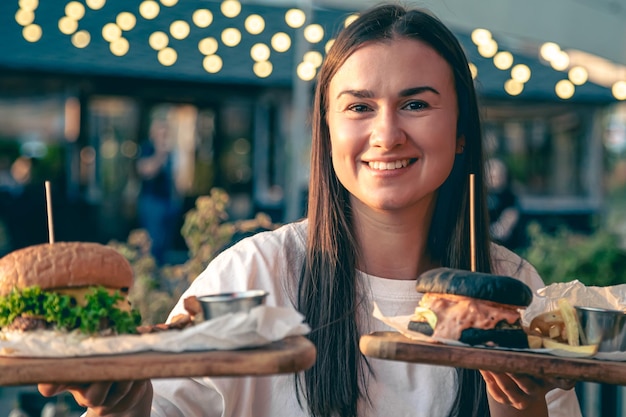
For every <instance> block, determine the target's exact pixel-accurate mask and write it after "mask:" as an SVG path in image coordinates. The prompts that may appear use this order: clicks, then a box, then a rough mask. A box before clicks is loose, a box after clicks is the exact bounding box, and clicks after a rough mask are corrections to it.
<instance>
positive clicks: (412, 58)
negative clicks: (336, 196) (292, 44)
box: [327, 38, 464, 211]
mask: <svg viewBox="0 0 626 417" xmlns="http://www.w3.org/2000/svg"><path fill="white" fill-rule="evenodd" d="M328 93H329V94H328V97H329V99H328V103H329V105H328V112H327V122H328V126H329V130H330V138H331V146H332V160H333V167H334V169H335V172H336V174H337V177H338V178H339V181H340V182H341V183H342V184H343V186H344V187H346V189H347V190H348V191H349V192H350V193H351V195H352V199H353V202H354V199H357V200H359V201H360V202H361V204H362V205H365V206H367V207H370V208H372V209H374V210H391V211H394V210H401V209H406V208H411V207H415V206H420V205H423V204H429V203H430V202H432V201H433V199H434V196H435V191H436V190H437V188H439V186H440V185H441V184H442V183H443V182H444V181H445V179H446V178H447V177H448V175H449V174H450V171H451V169H452V164H453V163H454V156H455V152H461V145H462V144H464V143H463V142H464V139H463V138H459V139H458V140H457V132H456V126H457V116H458V110H457V96H456V91H455V87H454V77H453V74H452V70H451V68H450V66H449V65H448V63H447V62H446V61H445V60H444V59H443V58H442V57H441V56H440V55H439V54H438V53H437V52H436V51H435V50H434V49H432V48H431V47H430V46H428V45H427V44H425V43H422V42H419V41H416V40H410V39H405V38H401V39H396V40H393V41H390V42H385V43H382V42H375V43H368V44H365V45H363V46H362V47H361V48H359V49H358V50H356V51H355V52H354V53H353V54H352V55H351V56H350V57H348V59H347V60H346V62H345V63H344V64H343V66H341V67H340V68H339V70H338V71H337V73H336V74H335V76H334V77H333V78H332V79H331V82H330V86H329V91H328Z"/></svg>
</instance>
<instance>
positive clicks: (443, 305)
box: [408, 268, 533, 348]
mask: <svg viewBox="0 0 626 417" xmlns="http://www.w3.org/2000/svg"><path fill="white" fill-rule="evenodd" d="M416 290H417V291H418V292H420V293H423V294H424V295H423V297H422V299H421V300H420V302H419V305H418V306H417V307H416V308H415V313H414V314H413V315H412V316H411V318H410V321H409V324H408V328H409V329H410V330H414V331H417V332H419V333H423V334H425V335H428V336H432V337H435V338H441V339H449V340H456V341H459V342H461V343H465V344H468V345H484V346H491V347H496V346H500V347H508V348H528V336H527V335H526V332H525V331H524V329H523V327H522V324H521V316H520V310H521V309H524V308H526V307H528V305H530V303H531V301H532V299H533V293H532V291H531V289H530V288H529V287H528V286H527V285H526V284H524V283H523V282H521V281H519V280H517V279H515V278H511V277H508V276H501V275H493V274H487V273H480V272H470V271H464V270H458V269H451V268H436V269H433V270H430V271H427V272H425V273H423V274H421V275H420V276H419V277H418V279H417V285H416Z"/></svg>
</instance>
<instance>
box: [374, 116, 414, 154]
mask: <svg viewBox="0 0 626 417" xmlns="http://www.w3.org/2000/svg"><path fill="white" fill-rule="evenodd" d="M405 141H406V133H405V132H404V129H403V128H402V126H401V124H400V121H399V120H398V115H397V114H396V113H395V112H394V111H392V110H381V111H379V112H378V114H377V115H376V117H375V118H374V119H373V125H372V131H371V134H370V145H372V146H376V147H381V148H385V149H391V148H394V147H396V146H398V145H400V144H403V143H404V142H405Z"/></svg>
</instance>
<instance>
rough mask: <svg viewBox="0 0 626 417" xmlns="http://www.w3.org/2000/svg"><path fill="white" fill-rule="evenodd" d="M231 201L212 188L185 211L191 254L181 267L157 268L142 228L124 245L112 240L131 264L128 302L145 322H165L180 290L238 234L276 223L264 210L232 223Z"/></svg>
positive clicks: (184, 229)
mask: <svg viewBox="0 0 626 417" xmlns="http://www.w3.org/2000/svg"><path fill="white" fill-rule="evenodd" d="M229 201H230V199H229V196H228V194H227V193H226V192H225V191H224V190H221V189H219V188H213V189H212V190H211V192H210V194H209V195H206V196H200V197H198V198H197V199H196V202H195V207H194V208H193V209H191V210H189V211H188V212H187V213H185V219H184V223H183V226H182V228H181V236H182V237H183V238H184V240H185V243H186V244H187V247H188V249H189V257H188V259H187V260H186V262H185V263H183V264H181V265H166V266H163V267H158V266H157V265H156V262H155V260H154V258H153V257H152V255H151V254H150V244H151V243H150V236H149V235H148V233H147V232H146V231H145V230H143V229H138V230H134V231H132V232H131V233H130V235H129V237H128V241H127V242H125V243H119V242H110V243H109V245H110V246H113V247H114V248H115V249H117V250H118V251H119V252H120V253H122V254H123V255H124V256H125V257H126V259H128V260H129V262H130V263H131V265H132V267H133V271H134V276H135V281H134V283H133V286H132V288H131V289H130V294H129V300H130V302H131V304H132V306H133V308H134V309H137V310H138V311H139V312H140V313H141V317H142V323H143V324H147V325H149V324H156V323H163V322H164V321H165V320H166V319H167V314H168V313H169V311H170V310H171V309H172V307H173V306H174V304H175V303H176V301H177V300H178V298H180V296H181V294H182V292H183V291H184V290H185V289H187V287H188V286H189V284H190V283H191V282H192V281H193V280H194V279H195V278H196V277H197V276H198V275H199V274H200V273H201V272H202V271H203V270H204V269H205V268H206V266H207V265H208V264H209V262H210V261H211V260H212V259H213V258H214V257H215V256H216V255H217V254H218V253H219V252H220V251H221V250H222V249H223V248H224V247H226V246H227V245H228V244H229V243H231V241H232V240H233V238H234V237H235V236H236V235H237V234H246V233H253V232H255V231H256V230H259V229H266V230H271V229H274V228H275V227H276V225H275V224H273V223H272V221H271V219H270V218H269V216H267V215H265V214H262V213H261V214H258V215H257V216H256V217H255V218H254V219H247V220H239V221H234V222H231V221H229V217H228V213H227V209H228V204H229Z"/></svg>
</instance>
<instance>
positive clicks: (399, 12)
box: [39, 5, 580, 417]
mask: <svg viewBox="0 0 626 417" xmlns="http://www.w3.org/2000/svg"><path fill="white" fill-rule="evenodd" d="M470 173H474V174H475V181H476V184H477V187H476V195H475V200H476V226H477V235H476V246H477V248H478V251H477V254H478V256H477V270H479V271H483V272H494V273H497V274H500V275H509V276H514V277H516V278H518V279H520V280H522V281H524V282H525V283H527V284H528V285H529V286H531V288H533V289H536V288H538V287H541V286H543V283H542V281H541V279H540V278H539V276H538V275H537V273H536V271H535V270H534V269H533V268H532V267H531V266H530V265H529V264H528V263H526V262H525V261H523V260H522V259H520V258H519V257H517V256H516V255H515V254H513V253H512V252H510V251H508V250H506V249H504V248H503V247H500V246H497V245H495V244H492V243H490V241H489V232H488V228H489V225H488V220H487V211H486V204H485V189H484V184H483V179H484V173H483V155H482V147H481V129H480V121H479V115H478V108H477V103H476V97H475V92H474V87H473V82H472V78H471V75H470V71H469V68H468V63H467V61H466V58H465V55H464V53H463V51H462V49H461V47H460V46H459V43H458V42H457V40H456V39H455V37H454V36H453V34H452V33H451V32H450V31H449V30H448V29H447V28H446V27H445V26H444V25H443V24H442V23H441V22H440V21H439V20H437V19H435V18H434V17H432V16H431V15H429V14H428V13H425V12H423V11H420V10H406V9H404V8H403V7H400V6H395V5H383V6H378V7H376V8H373V9H371V10H369V11H367V12H365V13H363V14H362V15H361V17H360V18H359V19H357V20H356V21H355V22H353V23H352V24H351V25H349V26H348V27H347V28H346V29H344V30H343V32H342V33H341V34H340V35H339V36H338V38H337V40H336V42H335V44H334V45H333V47H332V48H331V50H330V51H329V53H328V56H327V58H326V60H325V62H324V64H323V65H322V68H321V70H320V74H319V80H318V85H317V91H316V95H315V105H314V116H313V143H312V156H311V182H310V194H309V202H308V215H307V219H306V220H303V221H301V222H297V223H292V224H288V225H285V226H283V227H281V228H280V229H278V230H275V231H271V232H264V233H260V234H257V235H255V236H253V237H251V238H247V239H244V240H243V241H241V242H239V243H237V244H236V245H234V246H233V247H231V248H229V249H227V250H226V251H225V252H223V253H222V254H220V256H218V257H217V258H216V259H215V260H214V261H213V262H211V264H210V265H209V266H208V267H207V269H206V271H205V272H203V273H202V274H201V275H200V276H199V277H198V278H197V279H196V280H195V281H194V282H193V283H192V285H191V286H190V288H189V289H188V291H187V292H186V294H184V295H183V298H184V297H187V296H189V295H191V294H202V293H211V292H222V291H237V290H243V289H248V288H263V289H265V290H267V291H269V293H270V296H269V298H268V299H267V303H268V304H270V305H281V306H293V307H294V308H297V309H298V310H299V311H300V312H302V313H303V314H304V316H305V319H306V322H307V323H308V324H309V325H310V326H311V328H312V331H311V333H310V338H311V340H312V341H313V342H314V343H315V345H316V347H317V352H318V354H317V361H316V363H315V365H314V366H313V368H312V369H310V370H308V371H306V372H303V373H302V374H299V375H295V376H293V375H280V376H270V377H244V378H214V379H211V378H193V379H176V380H154V381H152V382H150V381H140V382H133V383H114V384H93V385H87V386H51V385H40V386H39V389H40V391H41V392H42V393H43V394H44V395H54V394H56V393H58V392H60V391H62V390H70V392H72V393H73V394H74V396H75V397H76V399H77V400H78V402H79V403H82V404H84V405H86V406H89V407H90V410H89V415H116V416H121V415H133V416H140V415H146V416H147V415H149V414H150V412H151V413H152V415H153V416H185V417H191V416H228V417H248V416H249V417H252V416H254V417H265V416H266V417H270V416H271V417H282V416H285V417H287V416H288V417H305V416H311V417H356V416H359V417H370V416H381V417H383V416H384V417H388V416H396V417H397V416H429V417H435V416H464V417H465V416H488V415H491V416H493V417H495V416H533V417H537V416H548V415H549V416H552V417H556V416H567V417H575V416H580V409H579V406H578V401H577V399H576V396H575V393H574V391H572V390H569V391H567V390H561V389H558V388H555V387H556V384H555V383H554V382H555V381H546V380H536V379H534V378H532V377H528V376H521V375H506V374H495V373H492V372H483V371H481V372H478V371H469V370H462V369H458V370H457V369H454V368H450V367H439V366H431V365H424V364H409V363H404V362H395V361H384V360H377V359H374V358H366V357H363V356H362V355H361V354H360V352H359V347H358V343H359V337H360V335H362V334H366V333H369V332H372V331H376V330H385V329H387V328H386V327H385V325H384V324H382V323H381V322H378V321H377V320H375V319H373V318H372V316H371V314H372V306H373V303H374V302H376V303H377V304H378V306H379V307H380V308H381V310H382V311H383V313H385V314H386V315H398V314H403V315H406V314H411V313H412V312H413V310H414V308H415V306H416V305H417V302H418V301H419V299H420V297H421V295H420V294H418V293H416V291H415V280H416V278H417V277H418V275H419V274H420V273H421V272H423V271H426V270H428V269H431V268H434V267H438V266H448V267H453V268H460V269H470V258H469V257H470V250H469V215H468V213H469V210H468V204H469V196H468V188H469V187H468V183H469V180H468V178H469V174H470ZM181 304H182V303H179V304H178V305H177V306H176V307H175V309H174V310H173V312H172V315H174V314H177V313H180V312H182V305H181ZM150 410H152V411H150Z"/></svg>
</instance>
